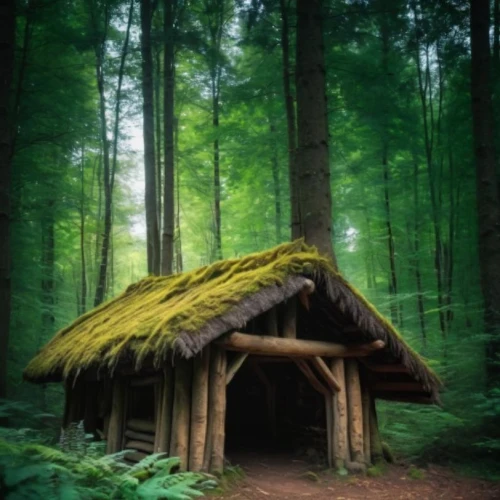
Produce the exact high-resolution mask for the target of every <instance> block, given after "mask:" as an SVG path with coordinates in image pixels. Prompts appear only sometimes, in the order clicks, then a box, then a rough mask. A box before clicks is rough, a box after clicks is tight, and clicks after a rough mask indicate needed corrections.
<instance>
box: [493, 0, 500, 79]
mask: <svg viewBox="0 0 500 500" xmlns="http://www.w3.org/2000/svg"><path fill="white" fill-rule="evenodd" d="M499 66H500V0H494V3H493V69H495V68H496V69H497V70H498V67H499Z"/></svg>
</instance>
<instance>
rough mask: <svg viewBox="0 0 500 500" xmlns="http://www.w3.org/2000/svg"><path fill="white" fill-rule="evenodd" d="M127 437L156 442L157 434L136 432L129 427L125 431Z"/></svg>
mask: <svg viewBox="0 0 500 500" xmlns="http://www.w3.org/2000/svg"><path fill="white" fill-rule="evenodd" d="M125 437H128V438H130V439H132V440H134V441H145V442H146V443H151V444H154V442H155V436H154V434H147V433H145V432H136V431H131V430H130V429H127V430H126V431H125Z"/></svg>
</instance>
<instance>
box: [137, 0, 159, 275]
mask: <svg viewBox="0 0 500 500" xmlns="http://www.w3.org/2000/svg"><path fill="white" fill-rule="evenodd" d="M152 17H153V11H152V5H151V0H141V55H142V98H143V103H142V110H143V137H144V174H145V183H146V186H145V206H146V234H147V243H146V244H147V256H148V274H154V275H155V276H157V275H159V274H160V257H161V255H160V236H159V234H158V219H157V215H158V212H157V199H156V172H155V168H156V162H155V132H154V125H155V124H154V89H153V56H152V52H151V20H152Z"/></svg>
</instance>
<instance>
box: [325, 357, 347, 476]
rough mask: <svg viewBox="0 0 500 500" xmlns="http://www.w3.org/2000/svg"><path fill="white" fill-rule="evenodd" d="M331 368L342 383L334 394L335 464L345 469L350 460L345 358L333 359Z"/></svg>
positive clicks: (337, 467) (336, 466) (338, 467)
mask: <svg viewBox="0 0 500 500" xmlns="http://www.w3.org/2000/svg"><path fill="white" fill-rule="evenodd" d="M330 369H331V371H332V374H333V376H334V377H335V379H336V380H337V381H338V383H339V385H340V391H339V392H335V393H334V394H333V464H334V466H335V468H336V469H343V468H345V466H346V464H347V462H349V461H350V453H349V444H348V434H347V427H348V424H347V395H346V390H345V370H344V360H343V359H340V358H334V359H332V360H331V363H330Z"/></svg>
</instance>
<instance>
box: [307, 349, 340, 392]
mask: <svg viewBox="0 0 500 500" xmlns="http://www.w3.org/2000/svg"><path fill="white" fill-rule="evenodd" d="M311 361H312V364H313V365H314V367H315V368H316V370H318V372H319V373H321V376H322V377H323V378H324V379H325V382H326V383H327V384H328V387H330V389H331V390H332V391H335V392H338V391H340V385H339V383H338V381H337V379H336V378H335V377H334V376H333V375H332V372H331V371H330V368H328V366H327V364H326V363H325V362H324V361H323V360H322V359H321V358H320V357H319V356H314V358H312V359H311Z"/></svg>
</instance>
